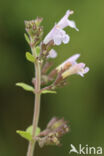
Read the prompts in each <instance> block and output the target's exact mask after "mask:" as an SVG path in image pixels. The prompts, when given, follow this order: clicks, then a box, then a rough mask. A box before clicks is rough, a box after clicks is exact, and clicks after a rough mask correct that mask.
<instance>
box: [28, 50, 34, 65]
mask: <svg viewBox="0 0 104 156" xmlns="http://www.w3.org/2000/svg"><path fill="white" fill-rule="evenodd" d="M26 59H27V60H28V61H30V62H32V63H34V62H35V57H34V56H33V55H32V54H31V53H29V52H26Z"/></svg>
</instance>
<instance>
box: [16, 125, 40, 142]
mask: <svg viewBox="0 0 104 156" xmlns="http://www.w3.org/2000/svg"><path fill="white" fill-rule="evenodd" d="M32 129H33V126H29V127H28V128H27V129H26V131H21V130H17V131H16V133H18V134H19V135H20V136H21V137H23V138H25V139H26V140H28V141H31V140H32ZM39 133H40V128H39V127H37V129H36V135H35V136H37V135H38V134H39Z"/></svg>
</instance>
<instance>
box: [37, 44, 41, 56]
mask: <svg viewBox="0 0 104 156" xmlns="http://www.w3.org/2000/svg"><path fill="white" fill-rule="evenodd" d="M40 50H41V49H40V47H39V46H37V47H36V53H37V55H38V56H39V54H40Z"/></svg>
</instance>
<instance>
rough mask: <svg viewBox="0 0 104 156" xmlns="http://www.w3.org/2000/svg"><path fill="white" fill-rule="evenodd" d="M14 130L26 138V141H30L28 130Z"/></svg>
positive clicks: (30, 136)
mask: <svg viewBox="0 0 104 156" xmlns="http://www.w3.org/2000/svg"><path fill="white" fill-rule="evenodd" d="M16 132H17V133H18V134H19V135H20V136H21V137H23V138H25V139H26V140H28V141H31V140H32V135H31V134H30V133H29V132H26V131H20V130H17V131H16Z"/></svg>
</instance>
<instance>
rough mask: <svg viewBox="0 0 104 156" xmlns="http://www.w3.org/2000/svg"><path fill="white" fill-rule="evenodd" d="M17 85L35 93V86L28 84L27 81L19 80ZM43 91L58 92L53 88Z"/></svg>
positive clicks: (44, 92)
mask: <svg viewBox="0 0 104 156" xmlns="http://www.w3.org/2000/svg"><path fill="white" fill-rule="evenodd" d="M16 86H19V87H21V88H22V89H24V90H26V91H29V92H33V93H35V89H34V87H32V86H30V85H28V84H26V83H23V82H18V83H16ZM41 93H42V94H47V93H51V94H52V93H53V94H56V91H53V90H42V92H41Z"/></svg>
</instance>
